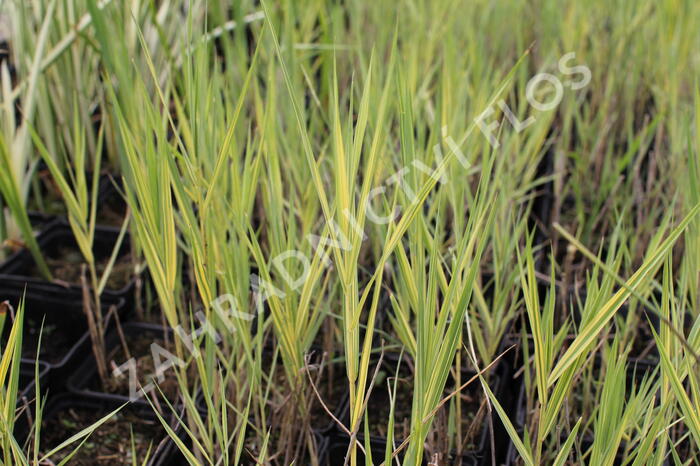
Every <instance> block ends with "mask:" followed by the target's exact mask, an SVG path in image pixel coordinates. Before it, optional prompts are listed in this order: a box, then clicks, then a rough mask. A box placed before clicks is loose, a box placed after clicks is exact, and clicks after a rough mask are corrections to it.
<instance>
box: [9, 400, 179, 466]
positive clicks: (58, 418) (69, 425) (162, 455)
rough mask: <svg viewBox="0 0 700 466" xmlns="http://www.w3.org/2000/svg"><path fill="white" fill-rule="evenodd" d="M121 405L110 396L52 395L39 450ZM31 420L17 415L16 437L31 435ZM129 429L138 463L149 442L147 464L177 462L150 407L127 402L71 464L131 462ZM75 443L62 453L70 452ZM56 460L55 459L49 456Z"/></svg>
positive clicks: (58, 442)
mask: <svg viewBox="0 0 700 466" xmlns="http://www.w3.org/2000/svg"><path fill="white" fill-rule="evenodd" d="M121 406H122V403H119V402H117V401H116V400H112V399H109V398H104V397H99V396H90V397H81V398H76V397H75V396H74V395H72V394H62V395H58V396H56V397H53V398H52V399H51V400H50V401H49V402H48V403H47V405H46V407H45V408H44V410H43V412H42V417H43V420H42V429H41V438H42V443H41V450H40V451H41V452H42V453H48V452H49V451H51V449H52V448H53V447H55V446H57V445H59V444H60V443H61V442H63V441H64V440H66V439H67V438H69V437H70V436H71V435H73V434H76V433H78V432H79V431H80V430H82V429H83V428H85V427H88V426H90V425H92V424H93V423H95V422H96V421H98V420H100V419H101V418H102V417H104V416H105V415H107V414H109V413H110V412H112V411H114V410H115V409H117V408H119V407H121ZM30 429H31V423H30V422H29V421H28V419H27V417H26V416H23V415H20V417H19V418H18V422H17V423H16V424H15V431H14V433H15V437H16V438H17V440H18V441H19V442H24V441H25V439H26V438H27V436H28V435H30ZM131 432H133V434H134V438H135V439H137V441H138V440H140V442H137V443H138V444H139V445H140V448H137V456H138V460H139V464H142V463H141V462H142V461H143V460H144V457H145V456H146V452H147V451H148V447H149V445H150V452H151V453H150V455H149V461H148V463H146V464H147V465H148V466H156V465H169V464H178V463H172V462H170V461H169V460H170V458H171V457H172V454H173V451H172V447H173V446H174V445H173V443H172V441H171V439H170V437H168V435H167V433H166V431H165V429H164V427H163V426H162V424H161V422H160V421H159V420H158V418H157V417H156V415H155V414H154V412H153V410H152V409H150V408H145V407H143V406H138V405H127V406H124V407H122V408H121V410H120V411H119V412H118V413H117V414H115V415H114V416H113V417H112V418H110V420H108V421H106V422H105V423H104V424H103V425H102V426H100V428H98V429H97V430H96V431H95V432H93V433H92V434H91V435H90V437H89V438H88V439H87V441H86V442H85V443H84V444H83V446H82V448H81V451H82V453H81V455H82V456H81V457H73V459H71V461H70V464H75V465H77V466H81V465H91V466H92V465H97V466H99V465H121V464H124V465H130V464H133V463H132V460H131V458H130V455H131ZM78 444H79V442H76V443H74V444H73V445H71V446H70V447H68V448H67V449H66V450H64V455H65V454H67V453H70V452H71V451H72V450H73V449H74V448H75V447H77V446H78ZM52 459H54V460H55V459H58V458H55V457H54V458H52Z"/></svg>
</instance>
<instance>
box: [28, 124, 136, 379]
mask: <svg viewBox="0 0 700 466" xmlns="http://www.w3.org/2000/svg"><path fill="white" fill-rule="evenodd" d="M76 115H77V112H76ZM73 131H74V140H75V144H76V146H75V147H74V154H73V165H72V167H71V169H69V170H68V174H69V178H70V182H69V181H68V180H67V179H66V177H65V176H64V174H63V173H62V172H61V170H60V169H59V167H58V165H57V164H56V162H55V161H54V158H53V157H52V155H51V154H50V153H49V152H48V149H47V148H46V146H45V145H44V143H43V142H42V141H41V139H40V138H39V136H38V134H37V133H36V132H33V133H32V136H33V139H34V143H35V145H36V147H37V149H38V150H39V153H40V154H41V156H42V158H43V160H44V162H45V163H46V166H47V167H48V169H49V170H50V172H51V175H52V176H53V177H54V179H55V180H56V184H57V185H58V187H59V189H60V191H61V194H62V195H63V198H64V200H65V203H66V209H67V211H68V222H69V224H70V227H71V230H72V231H73V235H74V236H75V240H76V242H77V244H78V247H79V249H80V252H81V254H82V256H83V259H84V261H85V265H84V266H83V269H82V272H81V286H82V289H83V306H84V312H85V316H86V319H87V322H88V328H89V330H90V337H91V340H92V349H93V352H94V354H95V360H96V361H97V367H98V373H99V376H100V379H101V380H102V383H103V384H107V382H108V377H109V375H108V368H107V360H106V357H105V345H104V336H105V331H106V314H105V313H104V312H103V309H102V304H101V295H102V292H103V291H104V289H105V286H106V284H107V280H108V278H109V276H110V274H111V273H112V267H113V265H114V263H115V261H116V258H117V255H118V252H119V249H120V248H121V242H122V240H123V238H124V235H125V234H126V229H127V226H128V224H129V216H128V215H127V217H126V218H125V220H124V224H123V225H122V228H121V232H120V235H119V237H118V239H117V242H116V244H115V245H114V250H113V252H112V255H111V257H110V259H109V262H108V263H107V265H106V266H105V268H104V271H103V272H102V275H101V276H98V271H97V260H96V258H95V254H94V252H93V243H94V237H95V225H96V224H95V219H96V212H97V197H98V193H99V187H100V164H101V156H96V157H95V158H94V160H93V161H92V174H93V175H92V180H91V182H88V180H87V177H86V175H85V174H86V172H87V171H88V170H86V168H87V158H86V153H87V148H86V144H85V141H86V138H85V128H81V127H80V122H79V120H78V119H77V116H76V119H75V120H74V122H73ZM103 134H104V133H103V131H100V133H99V136H98V140H97V148H98V150H97V154H101V150H99V149H100V148H101V147H102V143H103ZM88 277H89V278H88ZM111 313H113V314H114V318H115V319H117V320H118V318H119V317H118V315H116V314H115V313H114V312H113V310H112V312H111Z"/></svg>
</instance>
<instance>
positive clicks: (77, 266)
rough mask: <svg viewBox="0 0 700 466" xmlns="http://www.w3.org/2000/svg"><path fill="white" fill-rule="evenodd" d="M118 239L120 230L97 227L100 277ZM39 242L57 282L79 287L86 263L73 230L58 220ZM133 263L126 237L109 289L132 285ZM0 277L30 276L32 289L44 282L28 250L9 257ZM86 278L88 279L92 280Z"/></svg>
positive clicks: (41, 236)
mask: <svg viewBox="0 0 700 466" xmlns="http://www.w3.org/2000/svg"><path fill="white" fill-rule="evenodd" d="M118 236H119V229H116V228H107V227H98V228H96V230H95V238H94V242H93V253H94V255H95V259H96V265H97V272H98V276H100V277H101V274H102V272H104V270H105V268H106V266H107V264H108V262H109V259H110V256H111V255H112V252H113V249H114V246H115V244H116V242H117V238H118ZM37 242H38V243H39V247H40V249H41V252H42V254H43V255H44V257H45V258H46V262H47V263H48V266H49V269H50V270H51V273H52V275H53V278H54V281H55V283H57V284H61V285H63V286H69V285H73V286H75V287H80V286H81V273H82V266H83V264H84V263H85V260H84V258H83V255H82V253H81V252H80V249H79V248H78V244H77V242H76V240H75V238H74V236H73V232H72V230H71V229H70V227H69V226H68V225H66V224H65V223H63V222H61V221H56V222H54V223H52V224H51V225H49V226H48V227H47V229H46V230H45V231H44V232H42V233H41V234H40V235H39V236H38V237H37ZM132 262H133V261H132V258H131V255H130V248H129V236H128V235H126V236H125V237H124V240H123V241H122V244H121V247H120V249H119V253H118V255H117V259H116V261H115V263H114V266H113V268H112V272H111V274H110V277H109V279H108V282H107V286H106V290H109V291H111V292H114V293H119V292H123V291H124V290H125V289H126V288H127V287H129V286H130V284H131V277H132V275H133V265H132ZM0 274H3V275H14V276H20V277H27V282H28V283H30V284H31V286H33V285H34V284H35V283H37V282H43V281H44V280H43V279H42V276H41V274H40V273H39V271H38V268H37V266H36V264H35V262H34V259H33V258H32V257H31V254H30V253H29V251H28V250H22V251H20V252H19V253H17V254H15V255H13V256H12V257H10V258H9V259H8V260H7V261H6V262H5V263H4V264H2V265H1V266H0ZM87 278H88V279H89V277H87ZM88 283H89V281H88Z"/></svg>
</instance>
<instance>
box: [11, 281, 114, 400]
mask: <svg viewBox="0 0 700 466" xmlns="http://www.w3.org/2000/svg"><path fill="white" fill-rule="evenodd" d="M22 299H24V312H25V314H24V328H23V331H22V357H23V358H25V359H27V360H30V361H34V360H35V359H37V355H38V359H39V360H40V361H42V362H44V363H46V364H48V365H49V366H50V367H51V371H50V374H49V375H50V377H49V381H48V385H47V386H50V387H51V390H52V391H53V392H56V391H61V390H63V389H64V387H65V379H66V377H67V375H68V374H70V373H72V372H73V370H74V369H75V368H76V367H77V364H78V363H79V362H81V361H82V358H83V357H84V355H85V354H87V353H89V352H90V341H89V339H88V338H87V334H86V332H87V329H88V325H87V317H86V316H85V313H84V311H83V301H82V292H78V291H76V290H70V289H61V288H56V287H54V286H51V285H42V284H37V285H36V286H34V287H32V289H31V290H26V291H25V284H24V283H23V281H22V280H21V279H19V280H18V279H12V278H5V279H2V280H0V301H8V302H9V304H10V305H11V306H12V307H13V309H17V308H18V306H19V303H20V301H22ZM102 305H103V306H104V307H105V308H109V307H111V306H114V307H115V308H116V311H117V313H120V314H121V313H122V312H123V309H124V302H123V300H121V299H115V298H109V297H103V301H102ZM9 327H10V326H9V325H6V326H5V330H4V333H3V335H0V344H4V341H5V338H7V336H8V334H9ZM40 336H41V346H39V347H38V345H39V337H40ZM37 350H38V351H37Z"/></svg>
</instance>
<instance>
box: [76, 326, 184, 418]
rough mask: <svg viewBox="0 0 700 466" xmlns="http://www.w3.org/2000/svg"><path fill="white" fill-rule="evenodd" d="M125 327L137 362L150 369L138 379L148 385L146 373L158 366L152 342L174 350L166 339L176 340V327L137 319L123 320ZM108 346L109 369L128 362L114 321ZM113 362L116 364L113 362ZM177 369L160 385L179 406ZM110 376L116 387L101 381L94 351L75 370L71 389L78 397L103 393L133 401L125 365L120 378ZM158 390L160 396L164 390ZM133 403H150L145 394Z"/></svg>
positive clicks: (106, 395) (129, 345) (113, 398)
mask: <svg viewBox="0 0 700 466" xmlns="http://www.w3.org/2000/svg"><path fill="white" fill-rule="evenodd" d="M121 328H122V332H123V334H124V338H125V339H126V341H127V347H128V348H129V352H130V355H131V356H132V357H134V358H135V360H136V365H137V366H138V367H139V368H145V369H147V373H146V374H141V376H140V379H139V380H138V382H139V383H140V384H142V385H144V386H145V385H146V384H147V383H148V380H146V378H145V376H149V375H151V374H152V373H153V370H154V369H155V368H154V366H150V364H153V363H154V361H153V359H152V353H151V348H150V345H151V343H157V344H159V345H160V346H161V347H163V348H164V349H166V350H168V351H171V352H174V350H173V349H172V347H171V345H167V344H165V342H166V341H168V342H169V343H171V344H172V343H173V338H174V334H173V331H172V330H171V329H167V328H165V327H163V326H160V325H156V324H147V323H135V322H130V323H125V324H122V325H121ZM84 338H87V339H88V340H89V338H90V336H89V335H88V334H86V335H85V336H84ZM105 347H106V352H107V353H106V355H107V360H108V364H109V370H112V369H113V368H114V367H118V366H120V365H122V364H124V363H126V362H127V358H126V356H125V354H124V351H123V345H122V340H121V338H120V336H119V333H118V331H117V329H116V327H115V326H114V325H112V326H111V329H110V330H109V331H108V333H107V335H106V337H105ZM163 360H165V357H163ZM111 362H113V363H114V364H111ZM174 369H175V368H171V369H168V370H167V371H166V372H165V377H166V379H165V380H166V383H165V384H160V389H161V390H162V391H163V392H164V393H165V394H166V395H167V396H168V399H169V401H170V403H171V404H172V405H173V406H176V405H177V404H178V403H177V402H178V395H177V387H176V386H175V385H174V384H176V383H177V381H176V379H175V378H174V377H175V375H174V374H175V373H174ZM109 376H110V383H114V384H115V385H113V386H112V387H110V388H111V389H112V390H110V391H106V390H103V387H102V386H101V383H100V378H99V374H98V371H97V363H96V362H95V356H94V354H93V353H92V352H90V353H89V354H88V355H87V357H86V358H85V359H84V360H83V361H82V364H80V365H79V366H78V368H77V369H76V370H75V372H74V373H73V374H71V375H70V377H69V378H68V382H67V388H68V390H69V392H71V393H73V394H75V396H77V397H91V396H92V397H102V398H105V399H110V400H113V401H114V402H117V403H126V402H128V401H130V400H129V398H130V397H129V370H128V369H124V371H123V376H122V377H120V378H116V377H113V376H112V374H111V373H110V374H109ZM154 393H155V394H158V397H159V398H160V392H158V389H157V388H156V389H154ZM132 404H134V405H140V406H142V407H144V408H145V407H149V406H150V405H149V403H148V401H147V400H146V399H145V398H139V399H138V400H137V401H133V402H132ZM162 406H163V409H164V410H168V407H167V405H166V404H163V405H162Z"/></svg>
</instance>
